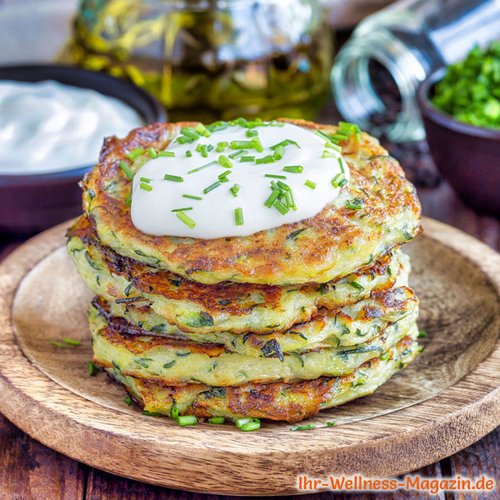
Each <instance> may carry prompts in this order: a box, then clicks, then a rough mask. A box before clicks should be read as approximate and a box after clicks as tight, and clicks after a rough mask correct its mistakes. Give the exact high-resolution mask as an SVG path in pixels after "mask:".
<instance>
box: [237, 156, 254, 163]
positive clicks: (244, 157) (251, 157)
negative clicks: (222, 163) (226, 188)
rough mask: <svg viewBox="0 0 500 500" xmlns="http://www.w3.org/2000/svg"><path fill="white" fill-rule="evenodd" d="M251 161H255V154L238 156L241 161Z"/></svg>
mask: <svg viewBox="0 0 500 500" xmlns="http://www.w3.org/2000/svg"><path fill="white" fill-rule="evenodd" d="M252 161H255V156H241V157H240V162H241V163H245V162H252Z"/></svg>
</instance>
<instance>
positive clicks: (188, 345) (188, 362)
mask: <svg viewBox="0 0 500 500" xmlns="http://www.w3.org/2000/svg"><path fill="white" fill-rule="evenodd" d="M89 324H90V329H91V332H92V338H93V344H92V345H93V351H94V363H95V364H96V365H98V366H102V367H105V368H112V367H115V368H118V369H119V370H120V371H121V372H122V373H123V374H124V375H128V376H132V377H136V378H144V379H148V380H158V381H161V382H162V383H165V384H167V385H176V386H178V385H185V384H192V383H202V384H205V385H210V386H236V385H242V384H246V383H249V382H254V383H255V382H259V383H264V382H266V383H269V382H275V381H284V382H290V381H296V380H311V379H315V378H318V377H322V376H337V375H345V374H348V373H351V372H352V371H353V370H355V369H356V368H357V367H358V366H360V365H361V364H363V363H364V362H366V361H368V360H370V359H372V358H375V357H378V356H380V355H381V354H382V353H383V352H384V351H385V350H387V349H388V348H389V347H391V346H392V345H394V344H395V343H397V342H398V341H399V340H400V339H401V338H403V337H404V336H406V335H410V336H411V337H412V338H416V336H417V335H418V329H417V328H416V325H415V322H414V318H411V317H406V318H403V319H402V320H401V321H398V322H397V323H393V324H391V325H389V326H388V327H387V328H386V329H385V330H384V331H383V332H381V333H380V335H378V336H377V337H375V338H372V339H371V340H370V341H368V342H365V343H363V344H359V345H356V346H353V347H343V348H325V349H314V350H309V351H305V352H301V353H300V354H299V353H296V352H292V353H285V354H283V353H281V352H279V351H277V350H276V349H275V350H273V349H270V350H269V351H268V352H267V353H266V354H267V356H263V357H251V356H244V355H241V354H238V353H234V352H230V351H228V350H226V349H225V348H224V346H222V345H220V344H213V343H198V342H192V341H188V340H181V339H172V338H169V337H160V336H147V335H137V334H130V333H124V332H123V330H121V329H119V330H118V329H117V328H116V327H115V325H114V323H113V322H106V320H105V319H104V318H103V316H102V315H99V314H97V311H96V310H95V309H93V308H91V310H90V315H89Z"/></svg>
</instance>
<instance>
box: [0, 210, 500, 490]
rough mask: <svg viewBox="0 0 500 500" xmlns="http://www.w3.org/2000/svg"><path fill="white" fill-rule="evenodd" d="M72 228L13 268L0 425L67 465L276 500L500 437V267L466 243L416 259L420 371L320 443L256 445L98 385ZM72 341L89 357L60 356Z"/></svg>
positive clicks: (428, 241)
mask: <svg viewBox="0 0 500 500" xmlns="http://www.w3.org/2000/svg"><path fill="white" fill-rule="evenodd" d="M66 226H67V224H64V225H61V226H58V227H55V228H53V229H51V230H50V231H47V232H45V233H42V234H41V235H39V236H37V237H35V238H33V239H32V240H30V241H29V242H28V243H26V244H25V245H23V246H22V247H20V248H19V249H18V250H17V251H15V252H14V253H13V254H12V255H11V256H9V257H8V258H7V259H6V260H5V262H4V263H3V264H2V265H1V266H0V290H1V294H0V411H1V412H2V413H4V414H5V416H6V417H7V418H8V419H9V420H11V421H12V422H13V423H14V424H16V425H17V426H18V427H20V428H21V429H22V430H23V431H25V432H27V433H28V434H29V435H30V436H32V437H33V438H35V439H37V440H39V441H41V442H42V443H44V444H45V445H47V446H49V447H51V448H53V449H55V450H57V451H59V452H61V453H64V454H65V455H68V456H70V457H72V458H74V459H76V460H79V461H81V462H84V463H86V464H89V465H91V466H93V467H98V468H100V469H103V470H105V471H108V472H112V473H114V474H118V475H121V476H126V477H129V478H133V479H137V480H141V481H145V482H148V483H153V484H157V485H161V486H168V487H171V488H179V489H185V490H190V491H203V492H210V493H223V494H237V495H273V494H274V495H276V494H290V493H297V492H298V490H297V476H298V475H299V474H308V475H309V476H312V477H316V478H326V477H327V476H328V475H330V474H341V473H344V474H354V473H360V474H365V475H372V476H393V475H398V474H402V473H406V472H409V471H411V470H414V469H417V468H420V467H422V466H425V465H427V464H429V463H432V462H436V461H438V460H440V459H442V458H444V457H446V456H449V455H451V454H453V453H455V452H457V451H458V450H460V449H462V448H465V447H466V446H468V445H470V444H471V443H473V442H474V441H476V440H478V439H479V438H481V437H482V436H484V435H485V434H487V433H488V432H490V431H491V430H493V429H494V428H495V427H496V426H497V425H499V424H500V342H499V341H498V335H499V332H500V305H499V304H500V301H499V291H500V255H499V254H497V253H496V252H494V251H493V250H491V249H490V248H488V247H487V246H486V245H484V244H482V243H480V242H478V241H477V240H475V239H473V238H471V237H470V236H467V235H465V234H464V233H462V232H460V231H458V230H456V229H453V228H451V227H449V226H446V225H444V224H441V223H438V222H436V221H433V220H430V219H427V220H425V221H424V229H425V232H424V234H423V235H422V236H420V237H419V238H418V239H417V241H415V242H414V243H412V244H410V245H408V246H407V249H408V252H409V253H410V255H411V258H412V267H413V274H412V280H411V285H412V287H414V288H415V290H416V292H417V295H418V296H419V298H420V301H421V314H420V319H419V325H420V327H421V328H423V329H425V330H426V331H427V332H428V337H427V338H424V339H421V343H422V344H423V345H424V347H425V350H424V352H423V353H422V354H421V355H420V356H419V357H418V358H417V360H416V361H415V362H414V363H412V364H411V365H410V366H408V368H406V369H405V370H403V371H402V372H401V373H398V374H397V375H395V376H394V377H393V378H392V379H391V380H390V381H389V382H388V383H387V384H385V385H384V386H383V387H382V388H381V389H380V390H379V391H377V392H376V393H375V394H374V395H372V396H370V397H367V398H363V399H361V400H358V401H354V402H352V403H349V404H347V405H344V406H342V407H339V408H337V409H332V410H329V411H325V412H322V413H321V414H320V415H318V416H317V417H315V418H314V419H311V420H310V422H313V423H315V424H317V428H316V429H313V430H308V431H303V432H292V431H290V425H289V424H286V423H265V424H264V425H263V427H262V428H261V429H260V430H259V431H257V432H252V433H243V432H240V431H238V430H236V428H235V427H233V426H231V425H209V424H205V423H201V424H198V425H197V426H194V427H178V426H177V425H176V424H175V423H174V422H172V421H171V420H169V419H164V418H154V417H149V416H144V415H142V414H141V412H140V411H139V410H138V409H137V408H129V407H128V406H126V405H125V404H124V403H123V401H122V398H123V392H122V390H121V388H119V387H118V386H116V385H115V384H112V383H111V382H110V381H109V380H108V379H107V378H106V377H105V375H104V374H100V375H98V376H97V377H89V376H88V374H87V371H86V363H87V361H88V360H89V359H90V357H91V344H90V335H89V333H88V330H87V326H86V318H85V312H86V308H87V304H88V301H89V299H90V297H91V294H90V292H89V291H88V290H87V289H86V288H85V286H84V284H83V282H82V281H81V279H80V278H79V276H78V275H77V273H76V270H75V269H74V267H73V265H72V263H71V261H70V259H69V257H68V256H67V254H66V252H65V249H64V243H65V242H64V231H65V228H66ZM64 337H71V338H74V339H79V340H81V342H82V345H81V346H76V347H72V348H67V349H61V348H57V347H54V345H52V344H51V342H50V341H51V340H58V339H61V338H64ZM332 420H333V421H335V422H336V425H335V426H334V427H326V426H325V422H326V421H332ZM308 423H309V422H308Z"/></svg>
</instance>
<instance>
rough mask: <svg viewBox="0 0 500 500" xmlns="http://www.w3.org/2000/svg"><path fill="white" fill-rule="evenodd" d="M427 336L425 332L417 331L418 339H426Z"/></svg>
mask: <svg viewBox="0 0 500 500" xmlns="http://www.w3.org/2000/svg"><path fill="white" fill-rule="evenodd" d="M428 336H429V334H428V333H427V332H426V331H425V330H419V331H418V337H417V338H419V339H424V338H426V337H428Z"/></svg>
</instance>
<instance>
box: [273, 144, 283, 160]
mask: <svg viewBox="0 0 500 500" xmlns="http://www.w3.org/2000/svg"><path fill="white" fill-rule="evenodd" d="M284 155H285V148H284V147H283V146H278V147H277V148H276V149H275V150H274V153H273V158H274V160H275V161H278V160H281V158H283V156H284Z"/></svg>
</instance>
